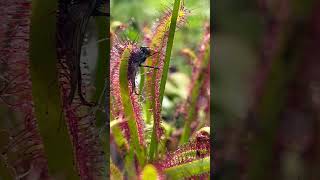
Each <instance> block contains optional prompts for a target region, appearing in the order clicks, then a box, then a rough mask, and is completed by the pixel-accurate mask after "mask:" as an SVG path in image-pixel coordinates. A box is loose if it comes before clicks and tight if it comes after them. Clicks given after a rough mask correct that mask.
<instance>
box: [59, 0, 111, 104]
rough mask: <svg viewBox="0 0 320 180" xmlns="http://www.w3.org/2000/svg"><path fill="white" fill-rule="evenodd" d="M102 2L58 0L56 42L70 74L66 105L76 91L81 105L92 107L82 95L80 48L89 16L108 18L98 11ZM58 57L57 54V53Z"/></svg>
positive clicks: (98, 0) (94, 0) (105, 14)
mask: <svg viewBox="0 0 320 180" xmlns="http://www.w3.org/2000/svg"><path fill="white" fill-rule="evenodd" d="M102 4H104V3H103V1H102V0H59V10H58V17H57V21H58V23H57V40H58V43H57V45H58V49H59V51H58V52H62V55H61V54H60V57H63V56H64V57H65V59H66V65H67V68H68V71H69V72H70V92H69V96H68V103H69V104H71V103H72V101H73V98H74V96H75V92H76V90H77V92H78V96H79V98H80V101H81V103H82V104H84V105H87V106H92V105H93V103H89V102H88V101H87V100H86V99H85V98H84V96H83V94H82V90H81V88H82V77H81V76H82V74H81V68H80V56H81V47H82V43H83V40H84V35H85V31H86V28H87V25H88V22H89V20H90V17H91V16H110V14H109V13H105V12H101V11H99V9H100V7H101V5H102ZM58 56H59V53H58Z"/></svg>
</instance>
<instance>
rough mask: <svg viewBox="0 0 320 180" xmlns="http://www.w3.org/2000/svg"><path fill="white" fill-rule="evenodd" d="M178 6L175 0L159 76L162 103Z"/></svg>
mask: <svg viewBox="0 0 320 180" xmlns="http://www.w3.org/2000/svg"><path fill="white" fill-rule="evenodd" d="M180 6H181V3H180V0H175V1H174V5H173V11H172V16H171V23H170V28H169V37H168V42H167V48H166V55H165V59H164V67H163V73H162V78H161V82H160V103H162V100H163V94H164V89H165V86H166V82H167V76H168V72H169V65H170V57H171V51H172V47H173V39H174V34H175V31H176V26H177V19H178V15H179V11H180Z"/></svg>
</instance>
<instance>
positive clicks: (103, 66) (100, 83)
mask: <svg viewBox="0 0 320 180" xmlns="http://www.w3.org/2000/svg"><path fill="white" fill-rule="evenodd" d="M96 24H97V27H98V39H106V38H108V35H109V26H110V23H109V20H108V19H106V18H105V17H97V20H96ZM109 51H110V40H109V39H108V40H107V41H102V42H100V43H99V55H98V63H97V66H96V83H95V87H96V93H95V97H94V101H95V102H98V103H102V106H100V104H98V106H100V107H102V108H104V109H105V110H106V111H107V110H109V108H107V107H109V102H106V101H105V99H106V93H105V92H109V87H108V86H109V82H106V81H109V78H108V75H109V73H108V72H110V71H109V59H110V56H109V55H108V54H109ZM99 101H101V102H99ZM107 104H108V105H107ZM107 113H108V112H107ZM106 121H109V119H106V113H104V112H102V111H97V112H96V125H97V127H98V128H103V129H106V131H105V135H104V136H103V137H102V139H101V141H102V146H103V150H104V152H105V160H106V164H105V170H106V174H107V175H106V176H107V177H109V175H108V174H109V170H110V169H109V168H108V166H109V162H108V160H109V159H110V158H109V157H110V143H109V139H110V128H109V127H104V126H106Z"/></svg>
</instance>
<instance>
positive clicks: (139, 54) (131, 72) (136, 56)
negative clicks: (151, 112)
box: [128, 46, 159, 95]
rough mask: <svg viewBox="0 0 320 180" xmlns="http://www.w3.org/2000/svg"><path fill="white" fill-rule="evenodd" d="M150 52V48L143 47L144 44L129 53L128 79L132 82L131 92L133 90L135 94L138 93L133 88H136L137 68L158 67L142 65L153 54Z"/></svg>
mask: <svg viewBox="0 0 320 180" xmlns="http://www.w3.org/2000/svg"><path fill="white" fill-rule="evenodd" d="M151 53H152V50H151V49H150V48H149V47H144V46H142V47H140V48H139V49H138V50H135V51H133V52H131V55H130V58H129V64H128V80H129V81H130V82H131V84H132V92H135V94H137V95H138V93H137V92H136V90H135V89H136V83H135V78H136V75H137V72H138V70H139V67H147V68H153V69H159V68H158V67H154V66H147V65H143V63H144V62H145V61H146V59H147V58H148V57H150V56H152V55H153V54H151Z"/></svg>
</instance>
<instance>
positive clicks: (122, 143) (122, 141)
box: [110, 120, 127, 148]
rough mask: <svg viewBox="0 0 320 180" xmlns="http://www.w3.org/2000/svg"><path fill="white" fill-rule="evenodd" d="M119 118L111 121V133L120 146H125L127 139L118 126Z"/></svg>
mask: <svg viewBox="0 0 320 180" xmlns="http://www.w3.org/2000/svg"><path fill="white" fill-rule="evenodd" d="M119 122H120V121H119V120H114V121H111V123H110V129H111V131H112V132H111V133H112V135H113V137H114V140H115V143H116V144H117V146H118V147H119V148H122V147H125V146H126V144H127V139H126V138H125V137H124V136H123V134H122V132H121V129H120V127H119V126H118V124H119Z"/></svg>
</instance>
